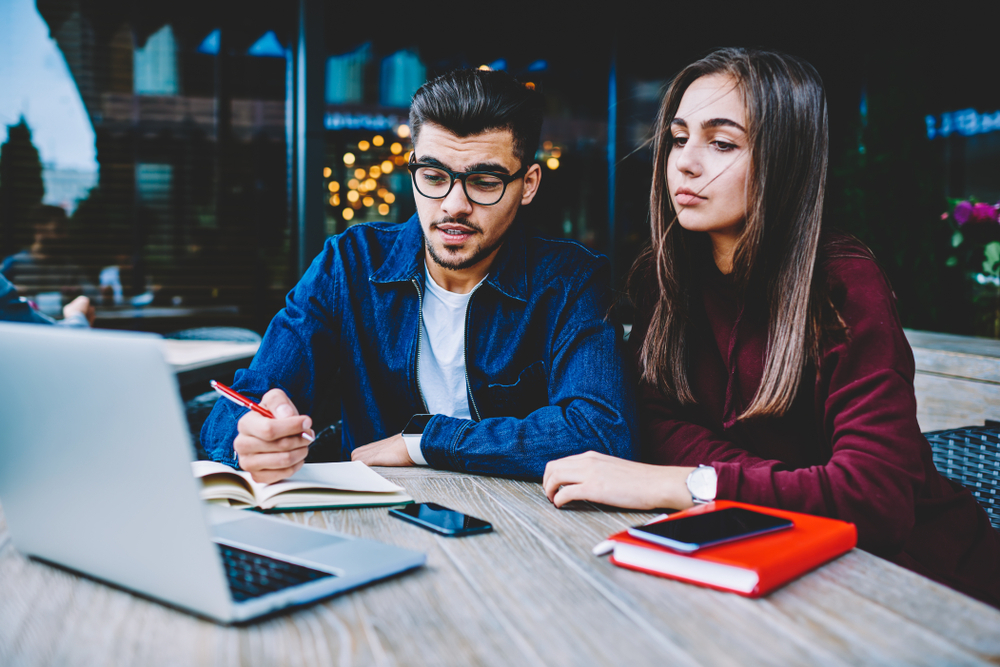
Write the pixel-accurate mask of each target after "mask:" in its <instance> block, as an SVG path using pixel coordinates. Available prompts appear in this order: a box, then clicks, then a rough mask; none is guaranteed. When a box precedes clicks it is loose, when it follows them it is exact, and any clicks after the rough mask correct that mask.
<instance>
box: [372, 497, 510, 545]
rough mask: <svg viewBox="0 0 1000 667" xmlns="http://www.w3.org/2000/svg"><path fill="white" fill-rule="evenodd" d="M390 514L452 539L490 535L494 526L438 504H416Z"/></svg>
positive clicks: (397, 509)
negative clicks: (474, 534) (473, 535)
mask: <svg viewBox="0 0 1000 667" xmlns="http://www.w3.org/2000/svg"><path fill="white" fill-rule="evenodd" d="M389 514H391V515H392V516H394V517H396V518H397V519H403V520H404V521H409V522H410V523H415V524H417V525H418V526H420V527H422V528H426V529H427V530H431V531H434V532H435V533H440V534H441V535H448V536H452V537H457V536H459V535H470V534H472V533H488V532H489V531H491V530H493V526H492V525H490V523H489V522H487V521H483V520H482V519H477V518H476V517H474V516H469V515H468V514H462V513H461V512H456V511H455V510H452V509H448V508H447V507H444V506H442V505H438V504H437V503H414V504H412V505H406V506H405V507H399V508H396V509H391V510H389Z"/></svg>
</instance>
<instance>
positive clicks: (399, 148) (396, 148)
mask: <svg viewBox="0 0 1000 667" xmlns="http://www.w3.org/2000/svg"><path fill="white" fill-rule="evenodd" d="M389 152H390V153H392V154H393V155H399V154H400V153H402V152H403V144H401V143H399V142H398V141H394V142H392V145H391V146H389Z"/></svg>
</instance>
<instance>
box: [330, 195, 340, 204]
mask: <svg viewBox="0 0 1000 667" xmlns="http://www.w3.org/2000/svg"><path fill="white" fill-rule="evenodd" d="M330 206H340V195H333V196H332V197H330Z"/></svg>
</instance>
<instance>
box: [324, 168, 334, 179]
mask: <svg viewBox="0 0 1000 667" xmlns="http://www.w3.org/2000/svg"><path fill="white" fill-rule="evenodd" d="M331 174H333V170H332V169H330V168H329V167H323V178H330V175H331Z"/></svg>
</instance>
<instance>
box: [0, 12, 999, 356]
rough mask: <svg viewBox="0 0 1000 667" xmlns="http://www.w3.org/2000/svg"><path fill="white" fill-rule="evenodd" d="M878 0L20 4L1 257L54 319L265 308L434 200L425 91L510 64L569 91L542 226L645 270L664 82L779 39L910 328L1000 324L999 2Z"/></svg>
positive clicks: (252, 319)
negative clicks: (336, 246)
mask: <svg viewBox="0 0 1000 667" xmlns="http://www.w3.org/2000/svg"><path fill="white" fill-rule="evenodd" d="M871 4H872V3H869V5H860V4H858V5H856V6H852V5H850V4H844V3H826V4H824V5H808V4H807V3H794V4H793V3H764V2H761V3H743V4H739V5H737V4H726V3H720V2H715V3H710V4H703V5H692V4H691V3H677V2H668V1H665V2H659V3H629V2H623V3H613V4H611V3H609V4H606V5H591V6H585V5H583V4H581V3H573V4H570V3H560V2H554V3H519V2H505V3H492V4H490V3H486V4H484V3H467V4H461V3H447V4H445V3H431V4H429V5H428V4H424V3H410V4H403V3H395V2H378V3H363V2H355V3H347V2H333V1H328V2H323V1H321V0H293V1H286V2H270V3H253V4H252V5H251V4H247V3H236V2H232V1H231V0H199V1H197V2H195V1H193V0H175V1H173V2H170V3H160V4H156V5H153V4H150V3H140V2H137V1H135V0H2V1H0V258H3V265H2V267H0V271H2V272H3V273H4V274H5V275H6V276H7V277H8V278H9V279H10V280H11V281H12V282H13V283H14V284H15V285H16V286H17V287H18V289H19V290H20V291H21V292H22V294H24V295H26V296H29V297H31V298H33V299H34V300H35V302H36V304H37V305H38V306H39V308H41V309H42V310H46V311H48V312H50V313H51V314H53V315H58V313H59V309H60V308H61V306H62V305H63V304H65V303H66V302H67V301H68V300H69V299H71V298H73V297H74V296H75V295H78V294H86V295H88V296H91V297H92V299H93V300H94V302H95V303H96V304H97V306H98V311H97V320H96V325H97V326H100V327H108V328H128V329H138V330H150V331H158V332H167V331H173V330H178V329H185V328H191V327H201V326H239V327H245V328H249V329H253V330H255V331H257V332H263V330H264V328H266V326H267V323H268V322H269V321H270V319H271V317H272V316H273V315H274V313H275V312H276V311H277V310H278V309H279V308H280V307H281V306H282V304H283V299H284V295H285V293H286V292H287V291H288V289H290V288H291V287H292V286H293V285H294V283H295V281H296V280H297V279H298V277H299V275H301V273H302V271H303V270H304V268H305V267H306V266H308V263H309V261H311V259H312V258H313V257H314V256H315V254H316V253H317V252H319V250H320V248H321V247H322V243H323V239H324V238H325V237H327V236H328V235H331V234H336V233H338V232H341V231H343V230H344V229H346V228H347V227H348V226H350V225H353V224H357V223H360V222H367V221H373V220H388V221H392V222H403V221H405V220H406V219H407V218H408V217H409V216H410V215H411V214H412V213H413V212H414V210H415V209H414V202H413V195H412V193H411V188H410V183H409V177H408V174H407V172H406V169H405V167H404V165H405V161H406V154H407V151H409V150H410V143H409V142H410V137H409V128H408V126H407V109H408V106H409V101H410V97H411V95H412V94H413V92H414V91H415V90H416V89H417V88H418V87H419V86H420V85H421V84H422V83H424V82H425V81H426V80H427V79H428V78H432V77H434V76H436V75H438V74H441V73H443V72H445V71H447V70H450V69H453V68H456V67H479V66H484V65H485V66H489V67H491V68H493V69H503V70H507V71H508V72H511V73H512V74H514V75H515V76H517V77H518V78H519V79H520V80H522V81H524V82H530V83H531V84H533V85H534V86H535V87H536V88H537V89H539V90H541V91H542V92H543V93H544V94H545V99H546V104H547V108H546V118H545V124H544V128H543V133H542V141H543V144H542V146H541V148H540V150H539V152H538V154H537V155H536V159H537V160H538V161H539V163H540V164H541V165H542V167H543V172H544V178H543V182H542V188H541V191H540V194H539V196H538V197H537V198H536V200H535V201H534V203H532V204H531V205H530V206H529V207H527V208H525V209H524V215H525V216H526V217H527V219H528V222H529V224H530V225H531V226H532V227H533V229H534V230H535V231H536V232H537V233H538V234H540V235H545V236H556V237H566V238H572V239H575V240H578V241H579V242H581V243H583V244H585V245H587V246H589V247H592V248H594V249H596V250H598V251H600V252H603V253H606V254H608V255H609V256H610V257H611V258H612V263H613V273H614V276H613V280H614V286H615V288H616V289H620V288H621V286H622V284H623V282H624V278H625V276H626V275H627V272H628V269H629V267H630V265H631V263H632V261H633V259H634V258H635V257H636V255H637V254H638V252H639V250H640V248H641V247H642V246H643V244H644V243H646V241H647V239H648V229H647V211H648V193H649V185H650V173H651V159H652V156H651V152H650V150H649V148H648V144H647V142H648V139H649V138H650V128H651V125H652V122H653V118H654V116H655V113H656V110H657V108H658V103H659V100H660V98H661V96H662V93H663V90H664V88H665V85H666V83H667V82H668V81H669V79H670V77H671V76H672V75H673V74H674V73H676V72H677V71H678V70H679V69H680V68H682V67H683V66H685V65H687V64H688V63H690V62H692V61H693V60H695V59H697V58H698V57H700V56H702V55H704V54H705V53H707V52H709V51H711V50H712V49H713V48H716V47H720V46H748V47H765V48H774V49H779V50H783V51H786V52H789V53H792V54H796V55H799V56H802V57H804V58H805V59H807V60H808V61H810V62H811V63H812V64H813V65H815V66H816V68H817V69H818V70H819V72H820V74H821V75H822V76H823V78H824V81H825V83H826V86H827V93H828V98H829V109H830V121H831V142H832V144H831V146H832V150H831V165H830V167H831V168H830V187H829V191H828V193H829V195H828V201H827V204H826V206H827V221H828V224H830V225H833V226H837V227H840V228H842V229H845V230H847V231H849V232H851V233H854V234H855V235H857V236H858V237H860V238H861V239H862V240H863V241H864V242H866V243H867V244H868V245H869V246H870V247H871V248H872V249H873V250H874V252H875V254H876V256H877V257H878V259H879V260H880V261H881V263H882V264H883V266H884V268H885V270H886V272H887V274H888V275H889V277H890V279H891V281H892V284H893V287H894V289H895V291H896V294H897V296H898V298H899V310H900V315H901V317H902V320H903V323H904V325H905V326H908V327H912V328H916V329H925V330H932V331H941V332H950V333H961V334H971V335H979V336H989V337H1000V280H998V273H1000V224H998V223H997V208H996V206H995V204H997V202H998V201H1000V86H998V85H997V74H996V69H997V68H996V63H997V55H996V51H997V41H996V37H995V30H994V29H993V28H986V27H984V28H977V26H987V27H988V26H995V25H996V18H997V6H996V3H991V2H981V3H973V4H969V5H967V6H966V5H961V4H960V3H939V4H938V5H934V6H927V7H925V8H923V9H918V8H916V6H910V7H907V8H905V9H903V10H890V9H888V8H885V9H882V8H879V7H877V6H875V7H873V6H871ZM874 4H877V3H874ZM978 30H982V31H983V32H982V33H979V32H977V31H978ZM991 30H992V32H990V31H991Z"/></svg>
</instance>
